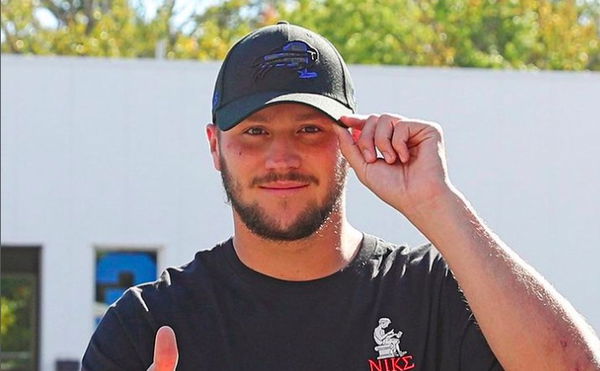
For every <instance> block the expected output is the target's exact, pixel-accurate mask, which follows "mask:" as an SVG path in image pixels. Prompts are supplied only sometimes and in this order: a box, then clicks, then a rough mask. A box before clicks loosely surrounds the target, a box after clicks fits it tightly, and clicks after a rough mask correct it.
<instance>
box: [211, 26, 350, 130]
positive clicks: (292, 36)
mask: <svg viewBox="0 0 600 371" xmlns="http://www.w3.org/2000/svg"><path fill="white" fill-rule="evenodd" d="M283 102H291V103H302V104H307V105H309V106H312V107H314V108H317V109H319V110H320V111H322V112H324V113H325V114H327V115H329V116H330V117H331V118H332V119H334V120H336V121H337V120H339V118H340V117H341V116H343V115H346V114H350V113H353V112H355V111H356V100H355V98H354V87H353V85H352V79H351V78H350V73H349V72H348V68H347V67H346V63H345V62H344V60H343V59H342V56H341V55H340V53H339V52H338V51H337V50H336V49H335V47H334V46H333V45H332V44H331V43H330V42H329V41H328V40H327V39H325V38H324V37H323V36H321V35H319V34H317V33H315V32H312V31H310V30H308V29H306V28H303V27H299V26H295V25H291V24H289V23H287V22H279V23H277V24H276V25H273V26H267V27H263V28H260V29H258V30H256V31H254V32H252V33H250V34H248V35H246V36H245V37H244V38H243V39H241V40H240V41H238V42H237V43H236V44H235V45H234V46H233V47H232V48H231V50H229V52H228V53H227V56H226V57H225V60H224V61H223V64H222V65H221V69H220V70H219V75H218V76H217V82H216V84H215V90H214V93H213V102H212V103H213V104H212V119H213V123H215V124H217V126H218V127H219V128H220V129H221V130H229V129H231V128H232V127H234V126H235V125H237V124H238V123H239V122H240V121H242V120H244V119H245V118H246V117H248V116H249V115H251V114H252V113H254V112H256V111H258V110H260V109H262V108H264V107H266V106H268V105H271V104H276V103H283Z"/></svg>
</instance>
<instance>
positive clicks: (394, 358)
mask: <svg viewBox="0 0 600 371" xmlns="http://www.w3.org/2000/svg"><path fill="white" fill-rule="evenodd" d="M163 325H168V326H171V327H172V328H173V330H174V331H175V334H176V336H177V345H178V349H179V364H178V367H177V370H311V371H312V370H357V371H359V370H360V371H363V370H364V371H404V370H477V371H481V370H501V369H502V368H501V367H500V365H499V363H498V361H497V360H496V358H495V357H494V355H493V353H492V352H491V350H490V349H489V347H488V345H487V342H486V341H485V339H484V337H483V336H482V334H481V331H480V330H479V328H478V326H477V324H476V323H475V318H474V317H473V315H472V313H471V312H470V311H469V308H468V306H467V304H466V302H465V300H464V297H463V296H462V294H461V292H460V290H459V288H458V285H457V283H456V281H455V280H454V278H453V276H452V273H451V272H450V270H449V269H448V266H447V265H446V263H445V262H444V261H443V259H442V257H441V255H440V254H439V253H438V252H437V251H436V250H435V249H434V248H433V247H432V246H431V245H429V244H428V245H424V246H422V247H419V248H416V249H409V248H407V247H404V246H396V245H392V244H390V243H387V242H384V241H382V240H380V239H378V238H376V237H373V236H369V235H365V236H364V239H363V243H362V246H361V249H360V251H359V253H358V254H357V256H356V257H355V258H354V259H353V261H352V262H351V263H350V264H349V265H348V266H347V267H345V268H344V269H343V270H340V271H338V272H336V273H334V274H332V275H330V276H327V277H325V278H321V279H317V280H311V281H301V282H298V281H283V280H278V279H275V278H272V277H268V276H265V275H263V274H260V273H258V272H255V271H253V270H251V269H250V268H248V267H246V266H245V265H244V264H243V263H242V262H241V261H240V260H239V259H238V257H237V255H236V253H235V250H234V248H233V243H232V240H231V239H230V240H228V241H226V242H224V243H222V244H219V245H217V246H216V247H215V248H213V249H212V250H209V251H201V252H198V253H197V254H196V256H195V258H194V260H193V261H192V262H190V263H189V264H187V265H184V266H182V267H178V268H168V269H167V270H166V271H165V272H164V273H163V274H162V275H161V277H160V279H159V280H157V281H156V282H152V283H147V284H143V285H139V286H136V287H133V288H130V289H129V290H127V292H125V294H123V296H122V297H121V298H120V299H119V300H118V301H117V302H116V303H115V304H113V305H112V306H111V307H110V308H109V309H108V311H107V312H106V314H105V316H104V318H103V319H102V321H101V322H100V324H99V326H98V328H97V329H96V332H95V333H94V335H93V336H92V338H91V341H90V343H89V345H88V348H87V350H86V353H85V355H84V357H83V369H84V370H104V371H106V370H127V371H133V370H144V371H145V370H146V369H147V368H148V366H149V365H150V364H151V363H152V357H153V351H154V337H155V334H156V331H157V330H158V329H159V328H160V327H161V326H163Z"/></svg>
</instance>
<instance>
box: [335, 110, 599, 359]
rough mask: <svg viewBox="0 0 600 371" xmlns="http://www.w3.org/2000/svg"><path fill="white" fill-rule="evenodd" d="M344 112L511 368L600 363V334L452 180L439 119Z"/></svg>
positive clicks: (370, 162)
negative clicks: (436, 121)
mask: <svg viewBox="0 0 600 371" xmlns="http://www.w3.org/2000/svg"><path fill="white" fill-rule="evenodd" d="M341 121H342V122H343V123H344V124H346V125H347V126H349V127H351V128H352V129H353V130H354V131H356V132H355V133H354V138H353V136H352V135H351V134H350V133H349V132H347V131H346V130H344V129H341V128H336V132H337V134H338V139H339V142H340V148H341V150H342V153H343V155H344V156H345V157H346V159H347V160H348V162H349V163H350V165H351V166H352V167H353V169H354V170H355V172H356V174H357V176H358V178H359V179H360V180H361V182H363V183H364V184H365V185H366V186H367V187H368V188H369V189H371V190H372V191H373V192H374V193H375V194H376V195H378V196H379V197H380V198H381V199H382V200H384V201H385V202H386V203H388V204H389V205H391V206H392V207H394V208H395V209H397V210H398V211H400V212H401V213H402V214H404V215H405V216H406V217H407V218H408V219H409V220H410V221H411V223H413V224H414V225H415V226H416V227H417V228H418V229H419V230H420V231H421V232H422V233H423V234H424V235H425V236H426V237H427V238H428V239H429V240H430V241H431V242H432V243H433V244H434V245H435V246H436V248H437V249H438V250H439V251H440V252H441V253H442V255H443V256H444V258H445V259H446V261H447V262H448V265H449V266H450V268H451V270H452V271H453V273H454V275H455V277H456V279H457V281H458V283H459V284H460V286H461V288H462V290H463V292H464V294H465V297H466V298H467V301H468V302H469V305H470V307H471V309H472V310H473V313H474V314H475V317H476V318H477V321H478V323H479V325H480V326H481V329H482V331H483V334H484V336H485V337H486V340H487V341H488V343H489V345H490V347H491V348H492V350H493V351H494V354H495V355H496V357H497V358H498V360H499V361H500V362H501V363H502V365H503V367H504V368H506V369H509V370H512V369H523V368H524V367H526V368H527V369H528V370H547V369H556V370H566V369H579V370H587V369H597V368H598V367H600V345H599V343H600V342H599V341H598V338H597V337H596V336H595V334H594V333H593V331H592V330H591V328H590V327H589V326H588V325H586V324H585V322H584V320H583V319H582V317H581V316H580V315H579V314H578V313H577V312H576V311H575V310H574V309H573V307H572V306H571V305H570V304H569V303H568V302H567V301H566V300H565V299H564V298H563V297H561V296H560V295H559V294H558V293H557V292H556V291H555V290H554V289H553V288H552V286H551V285H550V284H549V283H547V282H546V281H545V280H544V279H543V278H542V277H541V276H540V275H539V274H538V273H537V272H535V271H534V270H533V268H531V267H530V266H529V265H527V264H526V263H525V262H524V261H522V260H521V259H520V258H519V257H518V256H517V255H516V253H515V252H514V251H512V250H510V249H509V248H508V247H507V246H506V245H505V244H504V243H503V242H502V241H501V240H500V239H499V238H498V237H497V236H495V235H494V234H493V233H492V232H491V230H489V228H487V227H486V226H485V225H484V224H483V222H482V221H481V220H480V219H479V218H478V217H477V216H476V214H475V212H474V210H473V208H472V207H471V206H470V205H469V203H468V202H467V201H466V199H465V198H464V197H463V196H462V194H461V193H460V192H459V191H458V190H456V189H455V188H454V187H453V186H452V184H451V182H450V180H449V178H448V175H447V170H446V158H445V149H444V142H443V134H442V130H441V127H440V126H439V125H437V124H434V123H428V122H424V121H416V120H409V119H406V118H403V117H401V116H395V115H371V116H369V117H361V116H348V117H343V118H342V119H341ZM375 149H378V150H379V151H380V152H382V153H383V154H384V159H381V158H379V159H378V158H376V156H375Z"/></svg>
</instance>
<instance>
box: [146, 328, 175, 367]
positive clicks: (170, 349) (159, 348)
mask: <svg viewBox="0 0 600 371" xmlns="http://www.w3.org/2000/svg"><path fill="white" fill-rule="evenodd" d="M178 359H179V352H178V350H177V339H176V338H175V331H173V329H172V328H170V327H169V326H163V327H161V328H159V329H158V331H157V332H156V338H155V342H154V363H153V366H151V367H154V368H153V370H154V371H174V370H175V367H177V361H178Z"/></svg>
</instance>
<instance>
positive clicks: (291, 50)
mask: <svg viewBox="0 0 600 371" xmlns="http://www.w3.org/2000/svg"><path fill="white" fill-rule="evenodd" d="M318 59H319V54H318V52H317V50H316V49H314V48H312V47H310V46H309V45H308V44H307V43H305V42H303V41H290V42H288V43H286V44H285V45H284V46H283V47H282V48H280V49H275V50H273V51H272V52H271V53H270V54H267V55H265V56H263V57H259V58H257V60H256V61H255V63H254V67H256V71H255V73H254V79H255V80H256V79H262V78H263V77H265V75H266V74H267V73H268V72H269V71H271V70H272V69H273V68H289V69H292V70H295V71H296V72H297V73H298V77H299V78H301V79H313V78H315V77H317V76H319V74H318V73H317V72H315V71H309V70H308V68H309V67H311V66H312V65H313V64H314V63H315V62H316V61H317V60H318Z"/></svg>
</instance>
